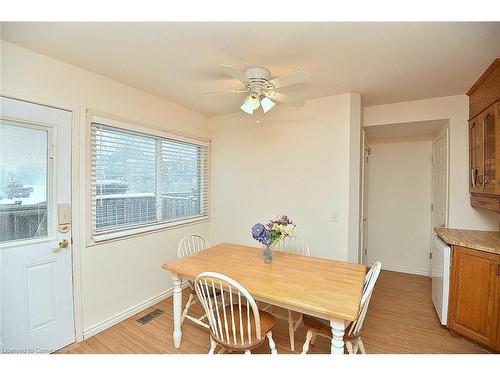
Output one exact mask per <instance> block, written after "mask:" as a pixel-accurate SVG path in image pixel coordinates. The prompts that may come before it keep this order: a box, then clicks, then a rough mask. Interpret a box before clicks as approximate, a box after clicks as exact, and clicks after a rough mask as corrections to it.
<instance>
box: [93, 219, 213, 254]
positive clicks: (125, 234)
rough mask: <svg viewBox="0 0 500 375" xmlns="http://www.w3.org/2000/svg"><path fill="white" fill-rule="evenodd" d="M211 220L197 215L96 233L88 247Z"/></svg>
mask: <svg viewBox="0 0 500 375" xmlns="http://www.w3.org/2000/svg"><path fill="white" fill-rule="evenodd" d="M209 220H210V217H209V216H201V217H195V218H190V219H185V220H178V221H172V222H168V223H161V224H155V225H151V226H146V227H141V228H134V229H125V230H121V231H117V232H113V233H106V234H99V235H94V236H92V237H91V238H90V240H89V241H88V243H87V247H92V246H98V245H102V244H105V243H108V242H114V241H122V240H126V239H130V238H134V237H139V236H144V235H149V234H153V233H158V232H163V231H166V230H171V229H177V228H182V227H186V226H190V225H194V224H200V223H205V222H208V221H209Z"/></svg>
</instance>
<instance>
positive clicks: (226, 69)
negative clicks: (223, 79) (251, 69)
mask: <svg viewBox="0 0 500 375" xmlns="http://www.w3.org/2000/svg"><path fill="white" fill-rule="evenodd" d="M217 69H219V70H220V71H221V72H223V73H226V74H227V75H229V76H231V77H233V78H236V79H237V80H239V81H241V82H245V81H246V79H247V78H246V77H245V73H244V72H242V71H241V70H238V69H236V68H234V67H233V66H231V65H224V64H221V65H217Z"/></svg>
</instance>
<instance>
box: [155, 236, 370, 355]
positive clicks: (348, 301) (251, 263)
mask: <svg viewBox="0 0 500 375" xmlns="http://www.w3.org/2000/svg"><path fill="white" fill-rule="evenodd" d="M273 253H274V254H273V262H272V263H270V264H266V263H264V260H263V256H262V248H256V247H250V246H243V245H237V244H232V243H222V244H219V245H216V246H213V247H210V248H208V249H206V250H202V251H200V252H198V253H196V254H194V255H190V256H188V257H184V258H179V259H176V260H173V261H171V262H168V263H165V264H163V265H162V266H161V267H162V268H163V269H165V270H167V271H170V272H171V274H172V279H173V283H174V290H173V310H174V317H173V318H174V332H173V339H174V345H175V347H176V348H179V347H180V345H181V340H182V330H181V313H182V287H181V285H182V281H183V279H186V280H194V279H195V278H196V277H197V276H198V275H199V274H200V273H202V272H206V271H211V272H218V273H221V274H224V275H226V276H229V277H230V278H232V279H234V280H236V281H237V282H239V283H240V284H241V285H243V286H244V287H245V288H246V289H247V290H248V291H249V292H250V294H251V295H252V296H253V297H254V299H255V300H257V301H261V302H264V303H268V304H271V305H274V306H280V307H283V308H285V309H288V310H292V311H296V312H299V313H302V314H307V315H311V316H313V317H317V318H321V319H326V320H328V321H330V327H331V329H332V340H331V353H332V354H344V340H343V337H344V331H345V329H346V327H347V325H348V324H349V323H350V322H351V321H353V320H356V319H357V316H358V312H359V305H360V301H361V295H362V292H363V285H364V279H365V274H366V267H365V266H364V265H361V264H353V263H347V262H341V261H336V260H331V259H325V258H317V257H311V256H302V255H296V254H290V253H286V252H282V251H274V252H273Z"/></svg>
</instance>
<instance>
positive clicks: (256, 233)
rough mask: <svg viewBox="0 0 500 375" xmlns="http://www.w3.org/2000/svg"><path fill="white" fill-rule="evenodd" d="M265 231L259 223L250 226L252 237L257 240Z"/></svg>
mask: <svg viewBox="0 0 500 375" xmlns="http://www.w3.org/2000/svg"><path fill="white" fill-rule="evenodd" d="M265 231H266V228H265V227H264V226H263V225H262V224H261V223H257V224H255V225H254V226H253V227H252V237H253V238H254V239H255V240H257V241H258V240H259V238H260V237H261V236H262V234H263V233H264V232H265Z"/></svg>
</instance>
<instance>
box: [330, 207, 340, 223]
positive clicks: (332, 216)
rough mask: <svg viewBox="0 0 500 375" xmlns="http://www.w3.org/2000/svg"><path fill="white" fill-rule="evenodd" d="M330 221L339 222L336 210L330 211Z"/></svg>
mask: <svg viewBox="0 0 500 375" xmlns="http://www.w3.org/2000/svg"><path fill="white" fill-rule="evenodd" d="M330 222H332V223H338V222H339V212H338V211H337V210H332V211H331V212H330Z"/></svg>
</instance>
